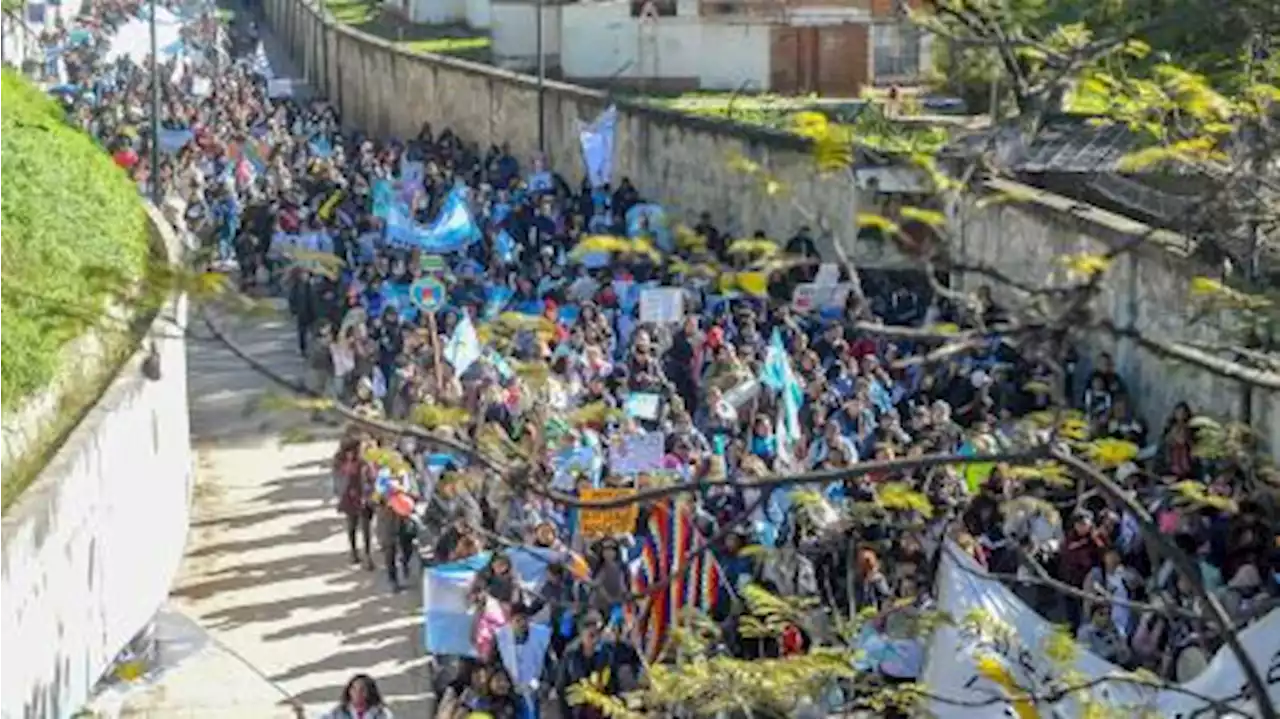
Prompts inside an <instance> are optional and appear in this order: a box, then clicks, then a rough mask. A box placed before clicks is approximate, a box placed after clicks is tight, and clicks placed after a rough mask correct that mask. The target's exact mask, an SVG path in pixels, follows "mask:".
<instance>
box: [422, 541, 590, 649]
mask: <svg viewBox="0 0 1280 719" xmlns="http://www.w3.org/2000/svg"><path fill="white" fill-rule="evenodd" d="M491 556H492V555H491V554H489V553H488V552H483V553H481V554H476V555H474V556H471V557H467V558H466V559H461V560H458V561H456V562H449V563H448V564H438V565H436V566H434V567H429V568H427V569H426V570H425V571H423V573H422V612H423V622H422V625H423V626H422V641H423V645H424V646H425V648H426V650H427V653H428V654H434V655H440V656H459V657H474V656H475V655H476V650H475V646H474V645H473V644H472V642H471V625H472V621H473V619H474V618H475V615H474V612H475V609H474V607H473V606H472V604H471V602H470V601H469V600H468V594H470V591H471V587H472V585H473V584H474V583H475V578H476V573H478V572H479V571H480V570H482V569H484V568H485V567H486V566H488V565H489V559H490V557H491ZM507 557H508V558H509V559H510V560H511V567H512V569H514V570H515V573H516V575H517V576H518V577H519V580H520V586H521V587H522V588H524V589H525V590H527V591H529V592H534V593H536V592H538V591H539V590H540V589H541V588H542V585H543V583H544V582H546V579H547V567H548V566H550V565H551V564H552V563H556V562H564V561H566V559H567V557H566V556H565V555H564V553H562V552H556V551H553V550H550V549H542V548H538V547H519V548H515V549H511V550H509V551H508V552H507Z"/></svg>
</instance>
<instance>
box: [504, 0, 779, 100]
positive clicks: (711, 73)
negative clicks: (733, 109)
mask: <svg viewBox="0 0 1280 719" xmlns="http://www.w3.org/2000/svg"><path fill="white" fill-rule="evenodd" d="M693 5H694V6H693V8H692V10H691V11H690V12H691V13H692V16H689V15H685V14H684V12H685V11H686V8H685V7H684V5H683V3H682V4H681V5H680V7H679V12H680V14H677V15H676V16H674V17H660V18H658V19H656V20H653V21H641V20H640V19H638V18H635V17H632V16H631V4H630V2H628V1H626V0H622V1H618V0H612V1H609V2H597V3H580V4H575V5H565V6H562V8H561V22H562V23H563V26H562V27H563V29H562V36H563V37H565V38H568V39H570V41H569V42H565V43H564V45H563V47H562V48H561V53H560V61H561V63H560V64H561V69H562V70H563V71H564V75H565V76H566V77H568V78H584V79H604V78H616V79H624V80H625V79H639V78H656V79H689V78H696V79H697V80H698V81H699V84H700V86H701V87H702V88H703V89H708V90H712V89H714V90H720V89H727V90H732V89H736V88H738V87H739V86H741V85H743V84H744V83H748V84H749V86H750V87H752V88H767V87H768V82H769V38H770V34H769V27H768V26H767V25H759V24H757V25H751V24H740V25H739V24H734V25H729V24H721V23H706V22H703V21H702V20H701V19H700V18H698V17H697V16H696V12H697V8H696V3H693ZM497 45H498V42H497V39H496V38H495V41H494V46H495V49H496V48H497Z"/></svg>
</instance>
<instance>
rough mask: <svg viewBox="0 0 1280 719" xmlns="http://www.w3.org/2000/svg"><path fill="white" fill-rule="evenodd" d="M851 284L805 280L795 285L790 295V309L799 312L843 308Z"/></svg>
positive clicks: (806, 312) (851, 287)
mask: <svg viewBox="0 0 1280 719" xmlns="http://www.w3.org/2000/svg"><path fill="white" fill-rule="evenodd" d="M852 291H853V285H852V284H850V283H848V282H845V283H842V284H838V285H819V284H818V283H816V282H805V283H803V284H800V285H796V289H795V292H794V293H792V295H791V309H792V311H794V312H796V313H799V314H808V313H810V312H819V311H823V310H837V311H838V310H843V309H844V305H845V303H846V302H847V301H848V299H849V293H850V292H852Z"/></svg>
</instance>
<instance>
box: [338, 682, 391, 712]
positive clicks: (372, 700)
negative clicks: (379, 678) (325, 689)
mask: <svg viewBox="0 0 1280 719" xmlns="http://www.w3.org/2000/svg"><path fill="white" fill-rule="evenodd" d="M324 719H393V718H392V714H391V710H390V709H388V708H387V705H386V704H384V703H383V702H382V693H381V692H379V691H378V683H377V682H375V681H374V680H373V677H371V676H369V675H368V674H357V675H355V676H354V677H351V681H349V682H347V686H346V688H345V689H343V690H342V698H341V699H340V700H339V701H338V706H336V707H334V708H333V709H332V710H330V711H329V713H328V714H325V715H324Z"/></svg>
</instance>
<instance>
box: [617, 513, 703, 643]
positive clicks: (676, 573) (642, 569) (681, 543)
mask: <svg viewBox="0 0 1280 719" xmlns="http://www.w3.org/2000/svg"><path fill="white" fill-rule="evenodd" d="M693 518H694V513H693V509H692V507H691V506H690V505H689V504H688V503H687V502H677V503H675V504H674V506H673V504H672V503H671V502H663V503H661V504H658V505H656V506H654V507H653V508H652V510H650V512H649V517H648V521H647V523H646V525H645V527H644V528H643V531H642V533H641V535H640V537H639V542H638V544H637V546H638V553H637V555H636V557H635V558H634V559H633V560H632V562H631V589H632V592H633V593H635V594H638V595H644V597H643V598H642V599H640V600H638V601H637V602H636V603H635V606H634V607H631V606H629V607H628V609H629V613H630V617H629V618H630V620H631V621H632V622H633V624H634V628H635V632H636V634H635V636H636V648H637V650H638V651H640V652H641V653H642V654H643V655H644V656H645V657H646V658H647V659H648V660H649V661H656V660H657V659H658V657H659V656H660V655H661V653H662V650H663V647H664V646H665V644H666V641H667V635H668V633H669V629H670V627H671V625H672V623H674V622H676V621H678V620H679V619H680V615H681V613H682V612H683V611H684V610H686V609H693V610H697V611H699V612H701V613H710V612H711V611H713V610H714V609H715V608H716V606H717V605H718V604H719V600H720V582H721V570H720V563H719V561H717V560H716V558H715V555H713V554H712V553H711V552H710V551H704V552H699V553H698V555H697V556H690V551H691V550H693V549H694V548H695V547H697V546H699V545H700V544H701V542H702V539H701V537H700V536H698V531H697V527H696V526H695V524H694V521H693Z"/></svg>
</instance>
